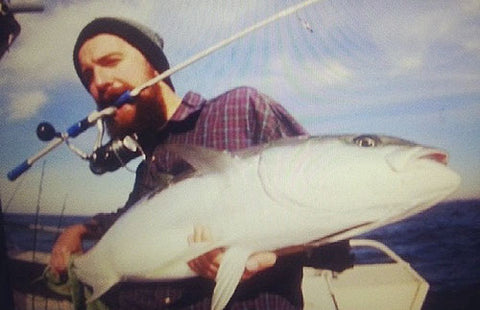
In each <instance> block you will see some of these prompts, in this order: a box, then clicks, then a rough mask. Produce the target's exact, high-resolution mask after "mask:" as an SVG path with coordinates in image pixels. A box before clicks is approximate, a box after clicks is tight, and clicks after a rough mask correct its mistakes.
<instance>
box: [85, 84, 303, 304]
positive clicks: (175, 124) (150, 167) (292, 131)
mask: <svg viewBox="0 0 480 310" xmlns="http://www.w3.org/2000/svg"><path fill="white" fill-rule="evenodd" d="M302 134H306V132H305V130H304V129H303V128H302V127H301V126H300V125H299V124H298V123H297V122H296V121H295V120H294V119H293V118H292V117H291V116H290V115H289V114H288V113H287V111H286V110H285V109H284V108H283V107H282V106H280V105H279V104H278V103H277V102H275V101H274V100H273V99H271V98H269V97H267V96H266V95H264V94H261V93H259V92H258V91H257V90H255V89H253V88H249V87H240V88H236V89H233V90H230V91H228V92H226V93H224V94H222V95H220V96H218V97H216V98H214V99H211V100H206V99H204V98H202V97H201V96H200V95H198V94H196V93H193V92H189V93H188V94H186V95H185V97H184V98H183V100H182V103H181V105H180V106H179V108H178V109H177V110H176V112H175V113H174V115H173V116H172V118H171V119H170V120H169V122H168V124H167V126H166V127H165V128H164V129H163V130H162V131H161V132H160V133H159V134H158V135H157V136H156V137H155V144H154V145H153V147H152V148H151V149H150V150H148V149H147V159H146V160H145V161H144V162H142V164H140V165H139V168H138V169H137V177H136V181H135V186H134V190H133V191H132V193H131V194H130V197H129V200H128V202H127V203H126V205H125V207H123V208H122V209H119V210H118V211H117V212H116V213H112V214H99V215H97V216H95V217H94V218H93V222H90V223H87V227H89V229H90V232H91V235H97V236H100V235H102V234H103V233H105V232H106V230H107V229H108V228H109V227H110V226H111V225H112V224H113V223H114V221H115V220H116V219H117V218H118V217H119V216H120V215H121V214H122V213H123V212H124V211H125V210H127V209H128V208H129V207H130V206H131V205H132V204H133V203H134V202H136V201H138V199H140V198H141V197H143V196H144V195H146V194H148V193H150V192H152V191H153V190H158V188H160V189H162V188H163V187H164V186H165V185H166V184H167V183H168V181H169V180H170V179H171V178H172V176H175V175H178V174H180V173H182V172H185V171H187V170H188V169H190V166H189V165H188V164H187V163H186V162H185V161H183V160H182V159H181V158H179V157H177V156H176V155H174V154H172V153H170V152H168V151H165V150H164V148H162V147H161V145H162V144H165V143H175V144H179V143H181V144H189V145H200V146H206V147H211V148H216V149H221V150H229V151H235V150H239V149H243V148H246V147H249V146H253V145H258V144H262V143H266V142H269V141H272V140H275V139H278V138H281V137H285V136H295V135H302ZM155 145H159V147H155ZM301 274H302V265H301V262H300V261H299V260H298V259H293V258H292V257H289V258H286V259H284V258H283V257H282V258H279V259H278V261H277V263H276V264H275V266H274V267H273V268H270V269H269V270H267V271H264V272H262V273H260V274H259V275H257V276H256V277H254V278H253V279H250V280H249V281H246V282H245V283H242V284H241V285H240V286H239V289H238V290H237V291H238V292H237V293H236V295H234V297H233V298H232V299H233V300H234V301H233V302H232V303H231V305H230V306H229V308H230V309H299V308H301V307H302V297H301V291H300V281H301ZM211 282H212V281H209V280H206V279H200V278H197V279H193V280H187V281H180V282H173V283H164V284H161V285H151V286H142V287H138V285H135V286H131V284H120V285H119V287H117V288H116V289H113V290H112V291H111V292H110V293H107V296H106V297H105V300H106V301H107V303H109V304H110V305H112V308H122V309H123V308H125V309H135V307H137V308H139V309H140V308H141V309H147V308H149V309H150V308H155V309H163V308H165V309H166V308H169V307H173V308H175V309H179V308H182V309H183V308H185V309H209V307H210V297H211V294H212V283H211ZM244 284H245V285H244ZM122 287H124V288H125V287H127V288H125V289H122ZM128 287H130V289H128ZM118 290H120V292H119V291H118Z"/></svg>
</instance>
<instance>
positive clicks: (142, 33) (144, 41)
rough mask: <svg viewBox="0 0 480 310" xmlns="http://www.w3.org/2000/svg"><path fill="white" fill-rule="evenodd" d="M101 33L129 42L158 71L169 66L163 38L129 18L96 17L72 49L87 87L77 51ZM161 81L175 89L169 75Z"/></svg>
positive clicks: (77, 66)
mask: <svg viewBox="0 0 480 310" xmlns="http://www.w3.org/2000/svg"><path fill="white" fill-rule="evenodd" d="M101 33H108V34H113V35H116V36H118V37H120V38H122V39H124V40H125V41H127V42H128V43H130V44H131V45H132V46H134V47H135V48H136V49H138V50H139V51H140V52H141V53H142V54H143V55H144V56H145V58H146V59H147V60H148V61H149V62H150V64H151V65H152V66H153V68H155V70H157V71H158V72H159V73H162V72H163V71H165V70H168V69H169V68H170V65H169V64H168V60H167V58H166V57H165V54H164V53H163V39H162V38H161V37H160V36H159V35H158V34H157V33H155V32H153V31H152V30H151V29H149V28H147V27H145V26H144V25H141V24H139V23H137V22H134V21H131V20H126V19H120V18H114V17H101V18H96V19H94V20H93V21H92V22H90V23H89V24H88V25H86V26H85V28H83V29H82V31H81V32H80V34H79V35H78V38H77V42H76V43H75V47H74V49H73V63H74V65H75V70H76V71H77V75H78V76H79V77H80V80H81V81H82V83H83V85H84V86H85V87H86V88H88V85H86V83H85V81H84V80H83V78H82V71H81V68H80V63H79V61H78V52H79V51H80V48H81V47H82V45H83V43H85V41H87V40H88V39H90V38H92V37H94V36H96V35H98V34H101ZM163 81H164V82H165V83H167V84H168V86H170V87H171V88H172V89H173V90H175V88H174V87H173V84H172V81H171V80H170V77H167V78H165V79H164V80H163ZM137 86H139V85H137Z"/></svg>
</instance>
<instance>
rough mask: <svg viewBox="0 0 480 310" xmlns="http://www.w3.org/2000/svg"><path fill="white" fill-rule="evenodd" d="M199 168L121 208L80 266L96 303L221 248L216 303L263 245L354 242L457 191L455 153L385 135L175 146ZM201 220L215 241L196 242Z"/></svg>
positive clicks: (186, 271)
mask: <svg viewBox="0 0 480 310" xmlns="http://www.w3.org/2000/svg"><path fill="white" fill-rule="evenodd" d="M167 148H168V149H169V150H170V151H173V152H176V153H177V154H179V155H180V156H181V157H183V158H184V159H185V160H186V161H188V162H189V163H190V164H191V165H192V166H193V167H194V168H195V169H196V172H195V173H194V174H193V175H192V176H191V177H189V178H185V179H183V180H181V181H178V182H176V183H174V184H172V185H171V186H169V187H168V188H166V189H165V190H163V191H161V192H160V193H158V194H156V195H154V196H153V197H151V198H148V199H144V200H143V201H141V202H139V203H138V204H137V205H135V206H134V207H132V208H131V209H130V210H129V211H128V212H127V213H126V214H124V215H123V216H122V217H121V218H120V219H119V220H118V221H117V222H116V223H115V224H114V225H113V226H112V227H111V229H110V230H109V231H108V232H107V233H106V234H105V235H104V236H103V238H102V239H101V240H100V241H99V242H98V243H97V244H96V245H95V246H94V247H93V248H92V249H91V250H89V251H88V252H87V253H85V254H84V255H82V256H80V257H78V258H77V259H75V261H74V271H75V272H76V274H77V276H78V277H79V279H80V280H81V281H82V282H84V283H86V284H88V285H90V286H91V287H92V288H93V296H92V298H91V299H96V298H98V297H100V296H101V295H102V294H104V293H105V292H106V291H107V290H109V289H110V288H111V287H112V286H113V285H114V284H116V283H118V282H120V281H146V280H147V281H148V280H152V281H156V280H169V279H180V278H186V277H194V276H196V275H195V274H194V272H193V271H191V270H190V268H189V267H188V266H187V262H188V261H190V260H192V259H193V258H195V257H197V256H199V255H202V254H204V253H206V252H208V251H211V250H212V249H215V248H219V247H224V248H225V249H226V252H225V255H224V257H223V259H222V262H221V265H220V267H219V270H218V273H217V278H216V286H215V289H214V292H213V297H212V309H222V308H224V307H225V305H226V304H227V303H228V301H229V299H230V297H231V296H232V294H233V293H234V291H235V288H236V287H237V285H238V283H239V281H240V278H241V276H242V274H243V271H244V268H245V263H246V261H247V258H248V257H249V256H250V255H251V254H252V253H255V252H259V251H265V250H266V251H274V250H279V249H286V248H290V249H291V248H292V247H294V246H298V245H304V244H306V243H310V242H312V241H315V240H316V241H317V244H321V243H328V242H333V241H337V240H339V239H342V238H350V237H352V236H354V235H355V234H359V233H363V232H365V231H367V230H371V229H373V228H376V227H378V226H382V225H386V224H388V223H391V222H394V221H398V220H400V219H403V218H405V217H408V216H411V215H413V214H416V213H418V212H421V211H423V210H425V209H427V208H429V207H431V206H432V205H435V204H436V203H438V202H439V201H441V200H443V199H444V198H445V197H447V196H448V195H449V194H451V193H452V192H453V191H454V190H455V189H456V188H457V187H458V185H459V183H460V178H459V176H458V175H457V174H456V173H455V172H453V171H452V170H450V169H449V168H448V167H447V154H446V153H445V152H443V151H441V150H438V149H433V148H429V147H424V146H420V145H417V144H414V143H411V142H409V141H405V140H401V139H397V138H393V137H384V136H375V135H362V136H353V135H351V136H350V135H349V136H322V137H297V138H287V139H284V140H279V141H277V142H274V143H271V144H267V145H265V146H258V147H254V148H251V149H246V150H244V151H241V152H238V153H235V154H232V153H228V152H225V151H216V150H211V149H204V148H200V147H193V146H179V145H173V146H167ZM195 225H203V226H205V227H208V228H209V229H210V231H211V232H212V235H213V236H214V241H212V242H205V243H199V244H195V245H193V246H190V245H189V244H188V241H187V239H188V236H189V235H191V234H192V232H193V228H194V226H195Z"/></svg>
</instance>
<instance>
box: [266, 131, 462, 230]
mask: <svg viewBox="0 0 480 310" xmlns="http://www.w3.org/2000/svg"><path fill="white" fill-rule="evenodd" d="M279 163H282V164H281V165H279ZM447 164H448V155H447V153H446V152H445V151H443V150H440V149H436V148H431V147H427V146H423V145H419V144H416V143H413V142H410V141H407V140H403V139H400V138H395V137H389V136H379V135H342V136H322V137H310V138H303V139H298V141H297V142H295V143H292V144H282V145H279V147H278V149H275V148H273V149H272V150H271V153H270V154H267V153H266V152H265V153H264V154H262V161H261V165H264V166H263V167H260V169H259V171H260V175H261V177H262V181H263V183H264V187H265V189H266V190H267V191H268V192H269V194H270V196H271V197H274V199H277V200H278V201H281V202H283V203H284V204H290V205H293V206H298V207H302V208H311V209H316V210H318V211H319V214H320V213H321V214H322V216H325V214H333V215H336V214H338V212H344V213H345V214H347V215H348V216H349V217H351V218H356V219H358V220H364V221H376V220H379V219H384V218H389V217H392V216H399V215H407V214H413V213H416V212H420V211H422V210H424V209H426V208H428V207H430V206H432V205H434V204H436V203H438V202H439V201H441V200H443V199H444V198H446V197H447V196H448V195H450V194H451V193H452V192H453V191H455V189H457V187H458V186H459V183H460V177H459V176H458V174H456V173H455V172H454V171H453V170H451V169H450V168H449V167H448V166H447ZM274 165H277V166H276V167H275V168H274V167H273V166H274ZM285 178H289V181H288V182H284V180H285ZM282 180H283V181H282ZM292 184H294V186H291V185H292Z"/></svg>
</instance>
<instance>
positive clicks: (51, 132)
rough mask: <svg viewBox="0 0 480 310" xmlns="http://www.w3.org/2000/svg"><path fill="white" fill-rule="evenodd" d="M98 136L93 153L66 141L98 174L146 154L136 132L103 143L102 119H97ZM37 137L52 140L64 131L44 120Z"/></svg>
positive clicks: (124, 164)
mask: <svg viewBox="0 0 480 310" xmlns="http://www.w3.org/2000/svg"><path fill="white" fill-rule="evenodd" d="M97 129H98V131H99V132H98V136H97V141H96V142H95V145H94V148H93V151H92V153H91V154H86V153H85V152H83V151H81V150H80V149H78V148H76V147H75V146H74V145H72V143H70V142H69V140H68V139H65V140H64V141H65V143H66V144H67V146H68V147H69V148H70V150H71V151H73V153H75V154H76V155H78V156H79V157H80V158H82V159H84V160H87V161H89V163H90V170H91V171H92V172H93V173H94V174H97V175H101V174H104V173H105V172H113V171H115V170H117V169H119V168H121V167H126V164H127V163H128V162H129V161H131V160H132V159H135V158H137V157H139V156H142V155H144V153H143V151H142V148H141V147H140V145H139V143H138V141H137V140H138V137H137V135H136V134H133V135H131V136H126V137H125V138H123V139H112V140H110V141H109V142H107V143H106V144H104V145H102V140H103V135H104V125H103V121H102V120H98V121H97ZM37 137H38V138H39V139H40V140H42V141H51V140H53V139H54V138H62V133H60V132H58V131H56V130H55V128H54V127H53V125H52V124H50V123H48V122H42V123H40V124H38V126H37Z"/></svg>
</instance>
